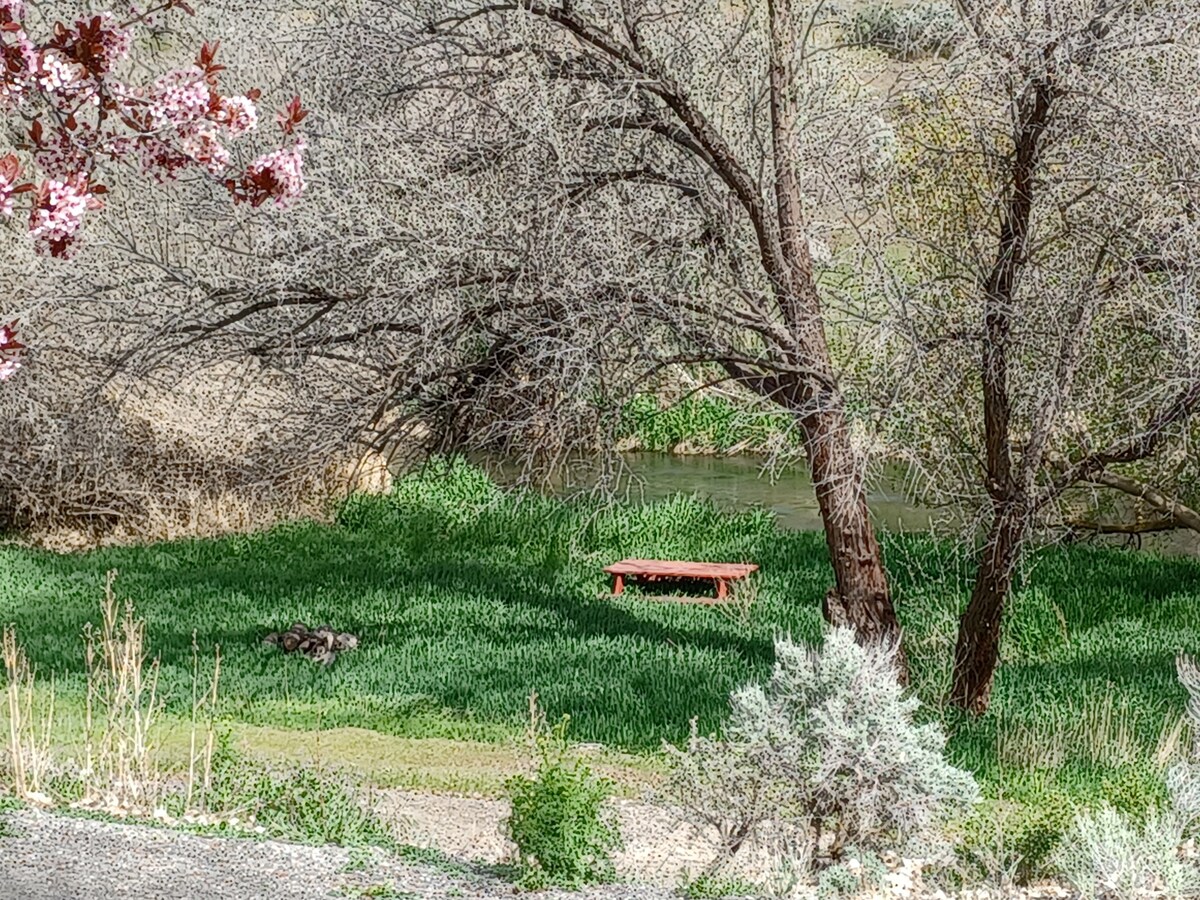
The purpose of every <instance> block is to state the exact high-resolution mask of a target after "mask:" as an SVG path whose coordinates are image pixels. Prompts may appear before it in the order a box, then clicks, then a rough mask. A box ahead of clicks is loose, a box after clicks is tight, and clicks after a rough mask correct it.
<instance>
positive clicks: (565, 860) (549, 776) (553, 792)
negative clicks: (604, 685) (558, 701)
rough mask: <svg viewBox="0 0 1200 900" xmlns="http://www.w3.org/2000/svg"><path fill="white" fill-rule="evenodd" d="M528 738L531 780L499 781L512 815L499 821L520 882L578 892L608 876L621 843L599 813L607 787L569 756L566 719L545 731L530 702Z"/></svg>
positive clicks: (609, 821) (611, 823)
mask: <svg viewBox="0 0 1200 900" xmlns="http://www.w3.org/2000/svg"><path fill="white" fill-rule="evenodd" d="M530 709H531V736H532V738H533V740H534V743H535V749H536V758H537V767H536V772H535V774H534V776H533V777H532V778H531V777H528V776H525V775H516V776H514V777H512V778H510V779H508V780H507V781H506V782H505V791H506V793H507V795H508V798H509V801H510V802H511V803H512V813H511V814H510V815H509V817H508V818H507V819H506V820H505V822H504V829H505V832H506V834H507V835H508V837H509V838H510V839H511V840H512V842H513V843H514V844H516V845H517V850H518V853H519V861H520V865H521V868H522V870H523V871H522V877H521V884H522V885H523V886H525V887H527V888H529V889H540V888H544V887H547V886H550V885H558V886H561V887H569V888H578V887H581V886H583V885H586V884H595V883H598V882H603V881H606V880H609V879H611V878H612V876H613V866H612V857H611V854H612V852H613V851H614V850H616V849H618V848H619V847H620V845H621V839H620V833H619V832H618V830H617V827H616V824H615V822H614V821H613V820H612V818H611V817H610V816H609V815H608V814H607V813H606V811H605V810H604V802H605V801H606V800H607V799H608V798H609V797H610V796H611V794H612V790H613V785H612V783H611V782H609V781H608V780H607V779H604V778H600V777H598V776H596V775H595V774H594V773H593V772H592V770H591V767H590V766H588V765H587V764H586V763H584V762H583V760H581V759H579V758H577V757H574V758H573V757H572V755H571V751H570V747H569V745H568V743H567V740H566V732H567V726H568V724H569V721H570V720H569V717H567V716H564V717H563V718H562V719H561V720H560V721H559V723H558V724H557V725H555V726H553V727H552V728H549V729H547V728H546V727H545V719H544V716H543V715H542V714H541V712H540V711H539V710H538V707H537V699H536V694H535V695H533V697H531V698H530Z"/></svg>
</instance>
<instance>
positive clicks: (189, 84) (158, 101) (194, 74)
mask: <svg viewBox="0 0 1200 900" xmlns="http://www.w3.org/2000/svg"><path fill="white" fill-rule="evenodd" d="M148 99H149V107H148V109H147V114H148V116H149V123H150V127H151V128H154V129H159V128H165V127H167V126H168V125H183V124H186V123H189V122H194V121H195V120H196V119H199V118H202V117H203V116H204V115H205V114H206V113H207V112H208V107H209V99H210V94H209V89H208V85H207V84H206V83H205V80H204V73H203V72H201V71H200V69H199V68H197V67H196V66H192V67H191V68H188V69H181V70H178V71H175V72H168V73H167V74H166V75H163V76H162V77H161V78H159V79H158V80H156V81H155V82H154V84H153V85H152V86H151V87H150V90H149V92H148Z"/></svg>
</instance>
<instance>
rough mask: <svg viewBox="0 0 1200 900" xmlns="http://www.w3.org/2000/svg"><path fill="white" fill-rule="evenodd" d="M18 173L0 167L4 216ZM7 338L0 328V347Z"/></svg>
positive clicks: (10, 210) (0, 208) (0, 207)
mask: <svg viewBox="0 0 1200 900" xmlns="http://www.w3.org/2000/svg"><path fill="white" fill-rule="evenodd" d="M19 174H20V173H19V172H18V171H16V170H15V169H8V168H7V167H2V168H0V215H2V216H4V217H5V218H10V217H11V216H12V214H13V200H14V199H15V198H16V188H17V176H18V175H19ZM6 335H7V338H11V337H12V334H11V332H7V331H6V330H5V329H4V328H0V347H3V346H4V345H5V343H7V339H6Z"/></svg>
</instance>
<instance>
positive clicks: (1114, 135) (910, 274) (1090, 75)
mask: <svg viewBox="0 0 1200 900" xmlns="http://www.w3.org/2000/svg"><path fill="white" fill-rule="evenodd" d="M959 8H960V11H961V14H962V17H963V21H964V23H965V25H966V26H967V28H968V30H969V39H968V40H967V41H965V42H964V43H963V45H962V49H961V52H960V53H958V54H956V55H954V56H953V57H952V58H951V59H950V60H948V61H947V62H946V63H945V64H944V65H942V66H940V67H927V68H926V69H925V70H924V71H923V72H922V74H921V76H920V77H921V78H922V80H923V82H924V90H923V92H921V93H919V94H914V95H913V96H911V97H910V98H909V100H908V101H907V102H906V105H905V107H904V108H903V110H902V112H903V116H902V117H901V118H899V119H898V122H899V130H900V132H901V134H900V139H901V143H902V145H904V147H905V150H904V151H902V157H903V158H904V159H905V165H906V167H907V168H906V171H907V175H908V178H907V179H906V180H904V181H899V180H898V181H897V183H896V186H895V188H894V190H893V194H892V196H893V200H894V206H893V210H892V213H893V215H892V220H893V221H894V222H895V223H897V224H898V225H899V226H900V227H901V234H902V238H903V245H904V246H907V247H908V248H909V249H910V251H911V252H910V253H909V255H908V256H907V258H906V259H905V261H904V262H903V263H902V264H900V265H893V266H890V267H889V268H888V270H887V278H885V279H882V280H881V281H880V282H879V284H878V287H879V289H880V290H881V291H887V292H888V293H889V295H890V296H891V297H892V298H893V303H894V305H893V306H892V310H891V315H892V317H893V318H892V321H891V327H893V328H894V334H895V336H896V337H897V338H898V340H897V343H896V346H898V347H900V348H901V350H900V352H899V353H898V355H897V356H896V357H894V358H893V359H892V360H891V361H890V364H891V365H893V366H894V369H893V371H892V373H891V375H892V378H894V379H896V381H897V382H901V381H902V382H904V383H907V384H909V385H911V389H910V392H909V396H910V398H915V399H909V400H906V401H905V402H902V403H899V404H897V405H896V407H895V408H894V409H893V413H894V415H892V416H891V417H889V421H890V423H891V426H892V433H891V439H892V440H893V441H894V442H897V443H907V445H908V446H909V447H912V448H914V450H913V455H914V458H916V459H918V460H920V462H921V463H922V464H923V465H924V466H926V468H925V469H924V471H925V474H926V476H927V480H926V484H927V485H928V487H929V488H930V490H931V492H933V493H940V494H941V495H942V496H943V497H944V498H948V497H953V499H954V500H955V501H956V502H962V501H963V500H964V499H965V500H968V501H971V500H974V499H978V500H981V501H983V502H982V504H981V506H982V507H983V509H984V510H986V512H985V515H984V517H983V518H984V520H985V528H984V531H985V538H984V541H983V546H982V550H981V555H980V559H979V568H978V572H977V575H976V579H975V584H974V588H973V590H972V593H971V599H970V603H969V605H968V607H967V610H966V612H965V614H964V615H963V617H962V620H961V624H960V630H959V635H958V643H957V647H956V651H955V668H954V682H953V687H952V692H951V696H952V699H953V701H954V702H955V703H957V704H959V705H960V706H963V707H965V708H967V709H969V710H972V711H975V712H980V711H982V710H984V709H985V708H986V707H987V705H988V701H989V697H990V693H991V687H992V681H993V676H994V672H995V668H996V664H997V661H998V658H999V642H1000V631H1001V618H1002V614H1003V610H1004V603H1005V598H1006V597H1007V595H1008V593H1009V591H1010V589H1011V586H1012V583H1013V576H1014V572H1015V570H1016V568H1017V567H1018V565H1019V563H1020V561H1021V559H1022V554H1023V552H1024V550H1025V548H1026V546H1027V544H1028V542H1029V540H1030V539H1031V538H1032V536H1033V535H1034V534H1035V532H1036V531H1037V530H1038V529H1039V528H1041V527H1043V526H1047V525H1050V524H1053V523H1055V522H1061V521H1062V520H1063V518H1064V515H1066V516H1067V517H1068V518H1069V517H1070V509H1071V508H1072V507H1073V506H1074V507H1076V508H1077V506H1078V500H1079V492H1078V490H1077V486H1079V485H1103V486H1107V487H1110V488H1113V489H1115V490H1118V491H1122V492H1124V493H1125V494H1127V495H1131V496H1134V497H1137V498H1139V499H1140V500H1141V501H1143V502H1145V503H1147V504H1149V505H1150V506H1152V507H1154V508H1156V509H1157V511H1158V512H1159V514H1160V515H1161V516H1162V517H1164V518H1169V519H1171V520H1176V521H1187V520H1189V519H1194V518H1195V513H1194V512H1193V511H1192V510H1191V509H1190V508H1189V507H1188V506H1186V505H1185V504H1184V503H1182V502H1180V501H1179V500H1178V499H1176V498H1175V497H1174V496H1173V491H1172V489H1171V488H1170V486H1168V485H1163V486H1155V485H1154V484H1153V483H1152V482H1148V481H1145V480H1143V479H1144V478H1145V477H1146V475H1147V474H1149V475H1150V477H1153V475H1152V473H1153V472H1154V471H1155V470H1156V468H1157V470H1158V471H1159V472H1160V473H1161V472H1162V471H1163V470H1164V469H1166V468H1169V467H1170V466H1169V465H1168V463H1170V462H1171V460H1172V459H1173V461H1174V468H1175V470H1176V476H1178V474H1179V473H1180V469H1181V468H1187V467H1186V466H1184V467H1181V466H1179V465H1178V463H1179V462H1180V459H1179V454H1178V453H1176V452H1174V450H1175V449H1178V448H1182V447H1186V446H1187V441H1188V440H1189V439H1190V429H1191V428H1192V427H1194V426H1193V425H1191V420H1192V418H1193V416H1194V414H1195V412H1196V410H1197V408H1198V406H1200V364H1198V362H1197V359H1198V357H1197V349H1198V348H1200V343H1198V341H1200V298H1198V295H1197V287H1198V284H1200V280H1198V279H1200V265H1198V263H1197V260H1198V258H1200V257H1198V255H1197V249H1198V248H1200V219H1198V218H1197V209H1198V207H1197V202H1198V201H1200V182H1198V181H1197V178H1196V172H1197V171H1200V102H1198V100H1197V97H1198V92H1197V88H1198V86H1200V67H1198V65H1197V59H1198V58H1200V57H1197V50H1198V47H1200V45H1198V43H1197V40H1198V38H1200V32H1198V30H1197V29H1198V27H1200V8H1197V7H1196V5H1195V4H1193V3H1186V2H1173V0H1162V2H1149V0H1147V2H1140V0H1139V2H1135V0H1032V2H1031V0H1020V2H1017V0H1012V2H999V3H986V4H985V3H978V2H974V0H960V2H959ZM947 393H949V394H952V395H954V396H958V397H962V398H964V399H965V400H966V401H967V402H965V403H962V404H957V403H950V404H937V403H930V402H929V401H930V399H931V398H934V397H936V396H938V395H939V394H940V395H942V396H945V395H946V394H947ZM974 398H979V401H978V405H976V401H975V399H974ZM1165 451H1172V452H1169V453H1168V452H1165ZM1184 455H1185V456H1187V454H1186V453H1185V454H1184ZM1156 460H1157V461H1158V463H1160V464H1161V465H1160V464H1156V462H1155V461H1156ZM930 466H931V468H930ZM1136 466H1141V467H1142V469H1141V470H1140V471H1141V472H1143V473H1146V474H1143V475H1141V476H1139V470H1138V469H1137V468H1131V467H1136ZM1192 471H1193V472H1194V469H1192ZM1193 477H1194V475H1193ZM973 486H978V487H977V488H976V487H973ZM980 488H981V489H982V490H979V489H980ZM968 505H970V504H968Z"/></svg>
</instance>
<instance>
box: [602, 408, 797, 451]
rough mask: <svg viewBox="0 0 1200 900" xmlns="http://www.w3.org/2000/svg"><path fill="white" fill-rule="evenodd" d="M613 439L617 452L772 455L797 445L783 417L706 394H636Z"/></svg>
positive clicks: (787, 422)
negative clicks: (672, 397)
mask: <svg viewBox="0 0 1200 900" xmlns="http://www.w3.org/2000/svg"><path fill="white" fill-rule="evenodd" d="M617 438H618V442H619V446H620V448H621V449H622V450H644V451H648V452H652V453H696V454H730V453H772V452H775V451H778V450H782V449H795V448H796V447H797V446H798V435H797V433H796V431H795V428H794V423H793V422H792V420H791V418H790V417H789V416H788V415H787V414H786V413H784V412H779V411H771V412H763V411H761V410H755V409H753V408H751V407H749V406H745V405H736V404H734V403H733V402H731V401H729V400H727V399H725V398H724V397H720V396H712V395H707V394H693V395H690V396H688V397H685V398H684V399H682V400H679V401H678V402H675V403H668V402H666V401H664V400H662V399H660V398H658V397H655V396H654V395H651V394H639V395H638V396H636V397H634V398H633V399H632V400H630V401H629V402H628V403H626V404H625V406H624V407H623V408H622V409H621V417H620V421H619V423H618V428H617Z"/></svg>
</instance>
